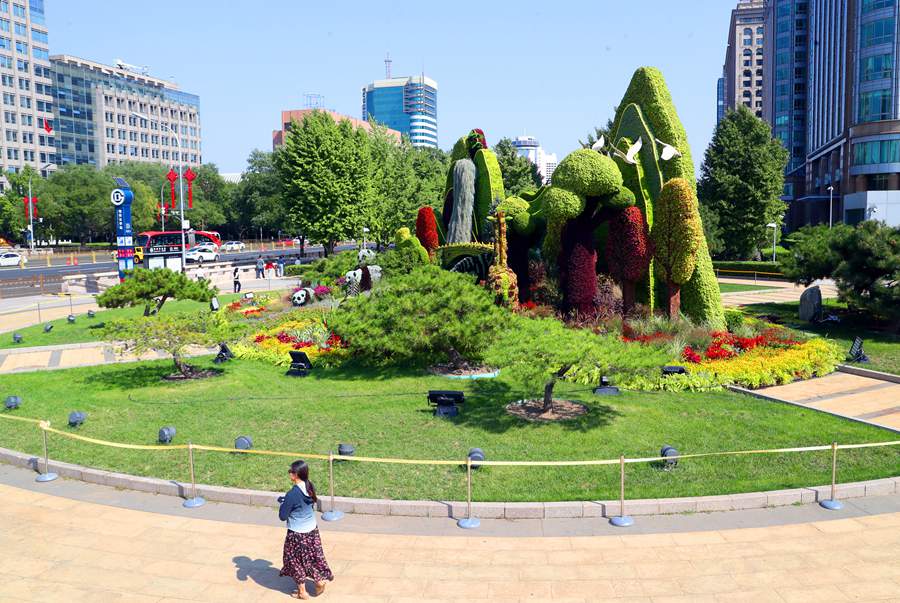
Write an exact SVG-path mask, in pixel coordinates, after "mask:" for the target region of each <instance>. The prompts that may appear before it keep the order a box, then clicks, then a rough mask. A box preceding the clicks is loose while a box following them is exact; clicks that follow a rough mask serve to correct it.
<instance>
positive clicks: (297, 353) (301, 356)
mask: <svg viewBox="0 0 900 603" xmlns="http://www.w3.org/2000/svg"><path fill="white" fill-rule="evenodd" d="M288 354H290V356H291V368H289V369H288V372H287V373H285V374H286V375H288V376H289V377H306V376H307V375H308V374H309V371H310V370H311V369H312V362H310V360H309V356H307V355H306V352H304V351H302V350H291V351H290V352H288Z"/></svg>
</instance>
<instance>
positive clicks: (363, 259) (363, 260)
mask: <svg viewBox="0 0 900 603" xmlns="http://www.w3.org/2000/svg"><path fill="white" fill-rule="evenodd" d="M356 259H357V261H358V262H359V265H360V266H364V265H366V264H371V263H372V262H373V261H374V260H375V252H374V251H372V250H371V249H360V250H359V253H358V254H357V255H356Z"/></svg>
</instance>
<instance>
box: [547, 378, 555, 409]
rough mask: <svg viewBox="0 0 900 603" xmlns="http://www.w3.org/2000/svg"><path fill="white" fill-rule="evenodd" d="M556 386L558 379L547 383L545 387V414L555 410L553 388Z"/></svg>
mask: <svg viewBox="0 0 900 603" xmlns="http://www.w3.org/2000/svg"><path fill="white" fill-rule="evenodd" d="M554 385H556V377H555V376H554V377H553V379H551V380H550V381H548V382H547V384H546V385H544V412H545V413H547V412H550V411H552V410H553V386H554Z"/></svg>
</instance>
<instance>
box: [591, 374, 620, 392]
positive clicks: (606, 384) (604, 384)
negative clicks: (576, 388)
mask: <svg viewBox="0 0 900 603" xmlns="http://www.w3.org/2000/svg"><path fill="white" fill-rule="evenodd" d="M618 394H619V388H618V387H616V386H615V385H612V382H611V381H610V380H609V377H607V376H606V375H603V376H602V377H600V385H598V386H597V387H595V388H594V395H595V396H616V395H618Z"/></svg>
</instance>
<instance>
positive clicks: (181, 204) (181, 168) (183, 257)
mask: <svg viewBox="0 0 900 603" xmlns="http://www.w3.org/2000/svg"><path fill="white" fill-rule="evenodd" d="M131 114H132V115H133V116H135V117H137V118H138V119H143V120H145V121H147V122H148V123H149V122H150V121H151V119H150V117H148V116H147V115H142V114H141V113H138V112H137V111H132V112H131ZM158 121H159V125H160V126H163V127H165V128H166V129H167V130H169V132H171V133H172V138H174V139H175V144H176V145H177V146H176V148H177V149H178V213H179V214H180V216H179V218H181V229H180V230H181V271H182V272H184V271H185V269H186V268H187V257H186V254H187V245H186V242H185V236H184V160H183V158H182V155H181V139H180V138H179V137H178V130H176V129H175V128H173V127H172V126H171V125H169V124H167V123H166V122H164V121H163V120H162V119H160V120H158Z"/></svg>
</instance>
